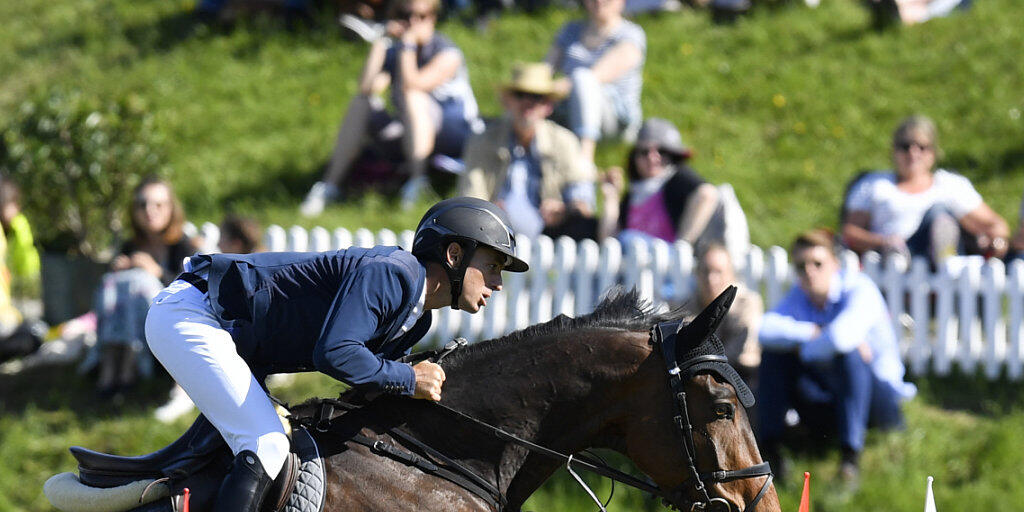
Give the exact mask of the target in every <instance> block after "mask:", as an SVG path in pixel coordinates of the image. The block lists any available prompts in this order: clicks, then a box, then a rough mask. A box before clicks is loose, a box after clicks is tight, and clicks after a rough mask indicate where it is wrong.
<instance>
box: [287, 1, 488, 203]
mask: <svg viewBox="0 0 1024 512" xmlns="http://www.w3.org/2000/svg"><path fill="white" fill-rule="evenodd" d="M438 9H439V2H438V0H396V1H395V2H392V3H391V6H390V11H389V21H388V23H387V36H388V37H384V38H381V39H378V40H376V41H374V42H373V43H372V45H371V47H370V54H369V56H368V57H367V59H366V63H365V64H364V66H363V73H362V75H361V76H360V78H359V89H358V93H357V94H356V96H355V97H354V98H352V101H351V102H350V103H349V107H348V111H347V112H346V113H345V117H344V119H343V121H342V124H341V129H340V130H339V131H338V138H337V142H336V143H335V147H334V152H333V154H332V155H331V160H330V163H329V164H328V165H327V170H326V171H325V173H324V175H323V178H322V179H321V181H318V182H316V183H315V184H314V185H313V187H312V188H310V190H309V192H308V193H307V194H306V198H305V200H303V202H302V204H301V205H300V207H299V211H300V213H302V214H303V215H305V216H307V217H313V216H316V215H319V214H320V213H321V212H322V211H323V209H324V207H325V206H326V204H327V202H328V201H331V200H334V199H337V198H338V197H339V196H340V192H341V190H340V187H341V184H342V183H343V182H344V180H345V177H346V176H347V174H348V173H349V170H350V167H351V166H352V164H353V163H354V162H355V160H356V158H358V157H359V156H360V154H361V152H362V150H363V149H364V147H365V146H366V145H367V144H368V143H369V142H370V141H371V137H372V136H374V135H378V132H384V131H387V130H384V128H385V127H387V128H388V129H390V128H391V127H397V128H400V129H399V130H397V131H400V132H401V136H402V151H403V153H404V156H405V162H404V166H405V171H406V174H407V176H408V177H407V178H406V181H405V185H403V186H402V189H401V192H400V198H401V205H402V207H403V209H408V208H411V207H412V206H413V204H414V203H415V202H416V200H417V199H418V198H419V196H420V194H421V193H422V192H423V191H424V190H426V189H427V188H428V186H429V184H428V181H427V176H426V171H427V161H428V158H429V157H430V156H431V155H433V154H442V155H446V156H448V157H451V158H460V157H461V156H462V150H463V146H464V144H465V142H466V139H468V138H469V136H470V135H471V134H472V133H474V132H475V131H479V130H480V128H481V126H480V125H481V121H480V119H479V112H478V109H477V103H476V98H475V96H474V95H473V89H472V88H471V87H470V83H469V72H468V70H467V68H466V59H465V56H464V55H463V53H462V50H460V49H459V47H458V46H456V45H455V43H453V42H452V41H451V40H450V39H448V38H447V37H445V36H443V35H441V34H438V33H437V32H435V30H434V29H435V25H436V23H437V13H438ZM388 87H390V90H391V103H392V105H394V107H395V110H396V114H397V116H396V117H397V120H398V121H399V123H398V124H396V123H393V122H392V121H394V119H392V116H391V114H388V113H387V112H385V110H384V101H383V100H382V99H381V98H380V95H381V94H383V92H384V91H385V90H386V89H387V88H388ZM380 136H381V137H384V136H385V135H384V134H380Z"/></svg>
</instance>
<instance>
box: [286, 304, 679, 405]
mask: <svg viewBox="0 0 1024 512" xmlns="http://www.w3.org/2000/svg"><path fill="white" fill-rule="evenodd" d="M684 314H685V310H684V309H683V308H678V309H672V310H668V311H664V312H660V313H659V312H658V311H657V310H656V309H655V308H654V306H653V305H652V304H651V302H650V301H648V300H645V299H643V298H641V297H640V292H638V291H637V290H636V288H632V289H628V290H627V289H625V288H623V287H618V286H617V287H615V288H612V289H611V290H609V291H608V293H607V294H606V295H605V297H604V299H603V300H601V302H600V304H598V305H597V307H596V308H595V309H594V311H593V312H592V313H590V314H586V315H583V316H578V317H570V316H566V315H558V316H556V317H555V318H552V319H551V320H548V321H547V322H544V323H540V324H536V325H531V326H529V327H527V328H525V329H520V330H518V331H515V332H512V333H509V334H506V335H505V336H502V337H500V338H495V339H491V340H487V341H481V342H478V343H472V344H470V345H469V346H467V347H466V348H463V349H459V350H457V351H455V352H453V353H452V354H451V355H450V356H449V357H448V358H447V359H445V366H456V365H459V364H460V363H464V362H465V361H466V360H467V359H468V360H479V359H480V358H487V357H490V356H491V355H492V354H494V353H499V352H501V351H502V350H504V349H506V348H507V347H509V346H512V345H515V344H519V343H522V342H524V341H529V340H537V339H541V338H547V337H550V336H554V335H557V334H567V333H571V332H576V331H581V330H622V331H646V330H648V329H650V328H651V327H652V326H654V325H655V324H659V323H662V322H671V321H675V320H677V319H679V318H682V317H683V315H684ZM358 395H359V393H358V392H357V391H356V390H352V389H350V390H347V391H345V392H343V393H342V395H341V397H342V398H343V399H344V398H345V397H346V396H358ZM322 401H323V399H322V398H312V399H309V400H306V401H305V402H303V403H302V404H300V405H298V406H296V407H295V411H294V412H297V413H298V414H297V416H298V417H310V416H312V415H313V414H315V407H316V406H318V405H319V403H320V402H322Z"/></svg>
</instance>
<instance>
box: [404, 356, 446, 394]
mask: <svg viewBox="0 0 1024 512" xmlns="http://www.w3.org/2000/svg"><path fill="white" fill-rule="evenodd" d="M412 371H413V372H414V373H415V374H416V391H415V392H414V393H413V395H412V397H413V398H425V399H427V400H433V401H435V402H437V401H439V400H441V385H442V384H444V378H445V377H444V370H443V369H442V368H441V367H440V366H439V365H436V364H434V363H431V362H430V361H423V362H420V363H416V364H415V365H414V366H413V367H412Z"/></svg>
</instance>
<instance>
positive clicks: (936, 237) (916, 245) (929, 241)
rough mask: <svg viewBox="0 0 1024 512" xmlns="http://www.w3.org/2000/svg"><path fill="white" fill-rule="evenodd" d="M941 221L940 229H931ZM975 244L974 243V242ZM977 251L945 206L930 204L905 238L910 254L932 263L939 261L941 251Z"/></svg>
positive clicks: (962, 252) (965, 252) (960, 252)
mask: <svg viewBox="0 0 1024 512" xmlns="http://www.w3.org/2000/svg"><path fill="white" fill-rule="evenodd" d="M938 223H942V225H943V226H942V228H941V229H933V228H935V227H937V224H938ZM974 245H976V244H974ZM972 249H973V252H977V248H976V247H972V244H971V240H970V236H969V235H968V234H967V233H965V232H964V230H962V229H961V228H960V223H959V221H958V220H957V218H956V216H954V215H953V212H952V211H950V210H949V208H946V207H945V206H932V207H931V208H929V209H928V211H927V212H925V214H924V217H923V218H922V219H921V224H919V225H918V226H917V231H914V234H912V235H910V238H908V239H907V250H909V251H910V255H911V256H923V257H925V258H928V259H929V260H930V261H932V262H933V263H939V260H941V258H939V257H937V256H938V255H939V254H941V253H946V252H950V251H953V252H955V253H956V254H967V253H969V252H972Z"/></svg>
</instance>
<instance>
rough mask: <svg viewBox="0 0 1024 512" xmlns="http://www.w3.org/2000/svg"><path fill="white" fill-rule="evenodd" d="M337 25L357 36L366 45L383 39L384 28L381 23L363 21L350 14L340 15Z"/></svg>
mask: <svg viewBox="0 0 1024 512" xmlns="http://www.w3.org/2000/svg"><path fill="white" fill-rule="evenodd" d="M338 23H339V24H340V25H341V26H342V27H345V28H347V29H349V30H351V31H352V33H353V34H355V35H357V36H359V37H360V38H362V40H363V41H366V42H367V43H372V42H374V41H376V40H378V39H380V38H382V37H384V33H385V27H384V24H383V23H377V22H375V21H368V20H364V19H362V18H360V17H358V16H353V15H351V14H343V15H341V17H340V18H338Z"/></svg>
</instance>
